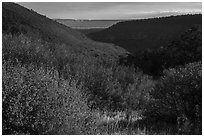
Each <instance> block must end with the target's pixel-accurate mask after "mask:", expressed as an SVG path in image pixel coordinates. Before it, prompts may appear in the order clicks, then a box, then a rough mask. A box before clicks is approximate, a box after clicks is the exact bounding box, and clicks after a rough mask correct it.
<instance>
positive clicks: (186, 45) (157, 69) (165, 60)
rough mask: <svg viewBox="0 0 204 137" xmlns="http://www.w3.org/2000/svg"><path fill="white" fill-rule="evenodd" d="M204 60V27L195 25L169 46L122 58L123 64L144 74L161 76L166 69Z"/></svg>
mask: <svg viewBox="0 0 204 137" xmlns="http://www.w3.org/2000/svg"><path fill="white" fill-rule="evenodd" d="M201 60H202V26H201V25H195V26H193V27H192V28H190V29H188V30H187V31H186V32H184V33H183V34H182V35H181V36H179V38H178V39H176V40H174V41H172V42H171V43H170V44H168V46H166V47H163V48H159V49H157V50H149V49H146V50H143V51H142V52H140V51H138V52H135V54H132V55H128V57H125V58H121V63H124V64H128V65H132V64H134V65H135V66H136V67H139V68H141V69H142V70H143V72H144V73H147V74H150V75H153V76H159V75H162V72H163V70H164V69H168V68H175V67H177V66H180V65H185V64H187V63H192V62H197V61H201Z"/></svg>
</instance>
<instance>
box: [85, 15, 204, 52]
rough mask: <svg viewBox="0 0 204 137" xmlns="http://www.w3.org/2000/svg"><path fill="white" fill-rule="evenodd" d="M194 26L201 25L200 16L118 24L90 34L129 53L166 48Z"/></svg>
mask: <svg viewBox="0 0 204 137" xmlns="http://www.w3.org/2000/svg"><path fill="white" fill-rule="evenodd" d="M194 24H202V15H200V14H198V15H181V16H170V17H162V18H153V19H143V20H132V21H124V22H119V23H117V24H115V25H113V26H111V27H110V28H108V29H105V30H102V31H99V32H95V33H90V34H88V36H89V37H90V38H92V39H94V40H97V41H103V42H109V43H114V44H116V45H119V46H121V47H123V48H125V49H127V50H128V51H130V52H135V51H137V50H143V49H155V48H158V47H161V46H167V44H168V43H169V42H171V41H172V40H174V39H175V38H177V37H178V36H179V35H181V34H182V33H183V32H184V31H186V30H187V29H189V28H190V27H191V26H192V25H194Z"/></svg>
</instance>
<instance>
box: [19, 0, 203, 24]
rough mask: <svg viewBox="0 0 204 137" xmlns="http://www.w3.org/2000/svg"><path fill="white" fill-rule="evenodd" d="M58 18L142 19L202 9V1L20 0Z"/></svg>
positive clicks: (23, 3)
mask: <svg viewBox="0 0 204 137" xmlns="http://www.w3.org/2000/svg"><path fill="white" fill-rule="evenodd" d="M18 4H20V5H22V6H24V7H26V8H29V9H33V10H34V11H36V12H38V13H40V14H42V15H46V16H47V17H49V18H52V19H53V18H54V19H56V18H57V19H96V20H97V19H141V18H152V17H161V16H169V15H180V14H188V13H189V14H197V13H202V3H201V2H179V3H178V2H132V3H131V2H129V3H128V2H19V3H18Z"/></svg>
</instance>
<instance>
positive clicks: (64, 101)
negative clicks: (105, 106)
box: [2, 61, 95, 134]
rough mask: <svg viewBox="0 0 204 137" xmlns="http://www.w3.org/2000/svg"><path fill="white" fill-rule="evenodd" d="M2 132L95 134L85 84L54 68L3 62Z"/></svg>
mask: <svg viewBox="0 0 204 137" xmlns="http://www.w3.org/2000/svg"><path fill="white" fill-rule="evenodd" d="M2 72H3V73H2V74H3V88H2V89H3V93H2V101H3V103H2V114H3V115H2V118H3V120H2V125H3V128H2V129H3V134H93V132H94V129H95V125H94V124H95V115H94V114H95V113H94V112H92V111H91V110H90V109H89V108H88V106H87V101H86V99H85V98H84V95H83V91H82V88H81V87H82V86H77V85H76V82H75V81H72V80H64V79H61V78H60V77H59V74H58V72H57V71H55V70H54V69H52V68H43V67H40V68H36V66H33V65H32V64H30V65H28V66H25V65H22V64H18V65H13V64H11V62H9V61H7V62H3V69H2Z"/></svg>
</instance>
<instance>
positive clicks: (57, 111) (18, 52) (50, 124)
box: [2, 34, 151, 134]
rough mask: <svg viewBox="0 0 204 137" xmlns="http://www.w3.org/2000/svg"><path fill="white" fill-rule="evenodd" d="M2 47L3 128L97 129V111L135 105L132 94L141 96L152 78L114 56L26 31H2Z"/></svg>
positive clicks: (41, 130)
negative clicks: (56, 42) (34, 36)
mask: <svg viewBox="0 0 204 137" xmlns="http://www.w3.org/2000/svg"><path fill="white" fill-rule="evenodd" d="M2 50H3V56H2V58H3V134H75V133H76V134H89V133H90V134H94V133H95V128H96V126H92V125H94V124H95V123H96V120H95V118H96V116H97V115H95V111H98V110H100V111H119V110H120V111H124V110H125V108H127V106H128V107H129V108H130V109H133V108H136V107H135V105H133V102H134V98H133V97H132V99H131V101H129V100H130V98H129V96H132V95H131V94H133V93H134V92H138V94H137V96H138V98H139V97H140V96H142V95H143V91H145V90H146V89H145V88H146V87H145V84H146V83H147V81H151V77H148V76H144V75H143V74H142V73H141V72H140V71H139V70H135V69H134V68H133V67H125V66H118V64H117V62H116V61H115V60H112V59H109V58H104V57H100V56H98V57H95V56H92V55H91V54H88V53H87V54H79V53H78V52H77V51H74V50H71V49H70V50H69V49H68V48H67V47H66V45H53V44H50V43H47V42H44V41H41V40H38V39H31V38H29V37H27V36H26V35H23V34H21V35H18V36H14V35H7V34H6V35H3V45H2ZM144 93H145V92H144ZM127 101H129V102H128V103H126V102H127ZM66 119H67V120H66ZM70 122H71V123H70ZM55 123H56V124H55ZM86 124H88V125H86ZM63 127H64V128H63ZM72 128H73V129H72ZM87 128H89V129H87ZM61 129H63V131H62V130H61ZM65 129H66V130H65ZM58 130H60V131H58ZM64 130H65V131H64ZM72 130H73V131H72ZM77 130H78V132H76V131H77Z"/></svg>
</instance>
